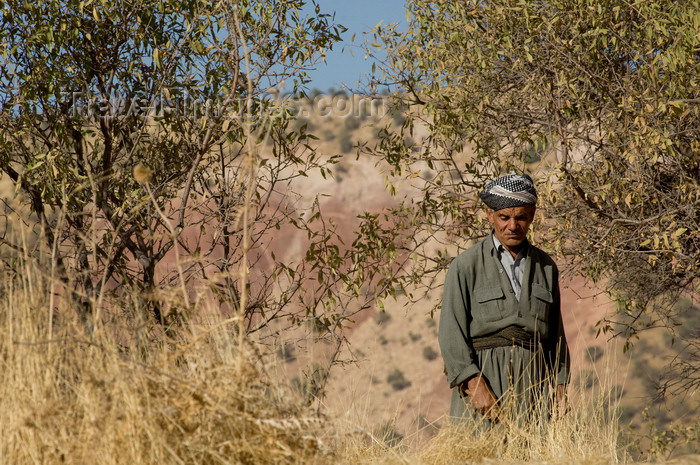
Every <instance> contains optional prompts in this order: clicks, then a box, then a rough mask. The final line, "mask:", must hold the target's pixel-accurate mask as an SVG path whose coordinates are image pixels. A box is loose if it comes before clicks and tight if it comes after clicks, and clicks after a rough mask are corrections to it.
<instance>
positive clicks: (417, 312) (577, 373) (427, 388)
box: [288, 113, 698, 451]
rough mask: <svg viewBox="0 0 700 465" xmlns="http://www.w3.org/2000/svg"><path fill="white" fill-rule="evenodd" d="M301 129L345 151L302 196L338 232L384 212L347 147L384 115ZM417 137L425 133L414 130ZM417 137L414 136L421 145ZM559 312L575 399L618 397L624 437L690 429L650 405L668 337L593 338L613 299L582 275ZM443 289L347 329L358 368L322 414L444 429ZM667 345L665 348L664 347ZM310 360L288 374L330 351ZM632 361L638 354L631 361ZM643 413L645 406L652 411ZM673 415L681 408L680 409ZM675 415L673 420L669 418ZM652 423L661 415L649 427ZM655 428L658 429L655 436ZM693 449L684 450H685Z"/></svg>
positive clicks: (368, 172) (566, 282)
mask: <svg viewBox="0 0 700 465" xmlns="http://www.w3.org/2000/svg"><path fill="white" fill-rule="evenodd" d="M307 116H308V117H307V118H304V119H303V120H302V122H301V123H299V124H306V125H307V130H308V131H309V132H311V133H314V134H318V135H319V136H320V140H319V141H318V145H317V150H318V151H319V152H320V153H321V154H324V155H335V154H343V158H342V160H341V162H340V163H339V164H338V165H337V166H336V168H335V179H330V180H324V179H322V178H320V177H316V178H311V179H309V180H308V181H307V182H305V184H304V186H303V193H304V195H305V196H307V197H308V198H311V197H313V196H314V195H316V194H326V195H327V197H321V202H320V205H321V209H322V210H323V211H324V214H326V215H328V216H329V217H330V218H332V219H333V220H334V221H335V222H336V223H337V224H338V225H339V231H340V233H341V236H343V235H346V237H350V236H349V235H350V234H351V233H352V231H353V230H354V228H355V227H356V225H357V218H356V216H357V214H359V213H360V212H361V211H371V212H378V211H381V209H382V208H384V207H387V206H390V205H392V203H393V202H395V199H393V198H392V197H391V196H389V195H388V194H387V192H386V189H385V186H384V181H383V179H384V177H385V173H384V172H383V171H382V168H381V166H378V165H377V164H376V162H375V161H374V160H370V159H368V158H366V157H364V156H357V155H356V154H355V150H354V149H350V148H349V144H348V139H350V140H351V141H352V144H351V145H357V144H361V143H364V142H370V143H371V142H372V141H373V140H374V137H375V133H376V130H377V128H378V127H379V126H381V125H383V124H384V123H385V122H386V121H388V118H390V116H391V115H385V116H384V118H381V119H376V118H364V119H361V118H332V117H327V118H323V117H318V115H316V117H314V115H313V113H311V114H307ZM416 133H417V134H420V130H419V129H418V130H416ZM418 138H419V135H416V139H418ZM561 284H562V312H563V316H564V325H565V330H566V333H567V338H568V341H569V344H570V348H571V352H572V361H573V367H572V368H573V370H572V373H573V374H574V375H573V380H572V385H571V387H570V389H569V393H570V395H571V397H572V400H573V401H574V402H576V399H577V398H579V397H581V395H582V394H583V395H585V394H586V393H588V394H590V392H592V390H595V389H600V390H601V391H606V392H608V393H610V392H612V393H613V397H615V396H617V397H619V396H620V395H621V396H622V398H621V401H620V405H619V406H618V407H617V409H618V412H619V413H620V415H622V417H621V420H620V422H621V429H622V430H623V437H625V438H624V439H623V440H624V441H631V442H634V441H636V440H638V441H641V442H640V443H639V444H637V445H638V446H639V447H642V448H644V447H647V445H642V443H644V441H645V440H646V439H626V435H627V433H628V432H630V431H631V432H632V434H633V435H634V434H637V435H638V434H640V433H642V434H648V435H653V434H656V433H655V431H656V430H654V429H653V428H652V427H651V425H654V426H655V427H658V428H659V429H662V428H664V427H668V426H671V425H674V424H676V423H677V422H676V420H680V423H681V424H688V423H689V422H691V423H692V421H693V418H692V417H688V416H687V415H685V417H684V418H680V419H676V418H674V415H678V414H679V410H678V401H675V400H673V399H669V400H668V402H666V403H664V402H658V401H657V402H655V403H651V402H650V399H651V398H652V397H653V396H654V395H655V391H654V386H653V383H650V382H649V380H648V379H647V380H645V379H644V378H645V377H648V376H649V373H648V372H645V371H644V370H643V369H640V367H642V366H647V367H656V368H655V369H656V370H657V371H655V373H657V374H658V373H659V372H660V371H659V370H661V368H662V367H663V366H664V364H666V363H667V360H668V357H669V356H670V355H672V352H673V351H672V350H671V351H670V352H669V351H668V350H662V349H661V346H663V344H664V342H663V336H660V335H653V334H651V335H649V337H648V338H645V339H644V340H643V342H642V343H640V344H639V345H638V346H637V347H636V348H633V350H632V352H631V353H626V354H625V353H623V351H622V350H621V344H620V343H619V341H617V340H613V341H610V340H608V337H607V336H605V335H597V328H596V326H595V325H596V322H598V321H599V320H601V319H602V318H603V317H605V316H606V315H607V316H610V315H611V314H612V313H614V311H615V305H614V303H612V302H610V301H609V300H608V299H607V298H606V297H605V296H604V295H601V294H600V293H599V292H598V291H597V290H596V289H592V288H589V287H588V286H587V284H586V283H585V282H584V280H583V279H581V278H579V277H576V276H574V275H571V274H569V273H566V271H564V273H563V278H562V283H561ZM439 300H440V295H439V292H435V293H432V294H427V295H425V296H424V297H423V298H421V299H420V302H419V304H417V305H415V304H414V305H410V306H409V305H406V304H407V302H406V299H404V298H403V297H399V298H398V299H397V300H396V301H385V302H384V305H385V309H386V311H385V312H381V311H380V310H379V309H378V308H377V307H376V306H375V307H374V308H371V309H368V310H366V311H364V312H363V313H361V314H360V315H357V317H356V318H355V323H354V324H351V325H350V326H348V327H347V334H348V341H349V347H348V348H346V353H345V354H344V356H343V357H341V359H344V360H352V361H353V362H352V363H348V364H345V365H343V366H336V367H334V368H333V369H332V370H331V375H330V379H329V382H328V385H327V389H326V395H325V397H324V400H323V406H324V408H325V409H326V410H327V411H328V412H329V413H330V414H331V415H333V416H336V417H339V418H341V419H342V420H343V421H345V422H347V423H348V425H351V426H354V427H358V428H360V427H361V428H363V429H367V430H369V431H373V432H375V433H376V434H378V435H380V436H381V435H389V436H390V437H394V438H397V437H401V438H405V440H406V441H407V442H416V441H421V440H424V439H426V438H427V437H429V436H431V435H433V434H435V432H436V431H438V429H439V427H440V426H441V425H443V424H444V423H445V419H444V415H445V414H446V412H447V411H448V408H449V389H448V387H447V383H446V381H445V377H444V374H443V365H442V360H441V358H440V356H439V348H438V344H437V320H438V315H437V314H435V315H432V316H431V314H430V312H431V310H432V309H433V308H434V307H435V305H437V304H439ZM667 345H668V344H667ZM310 347H311V349H310V352H311V353H310V354H307V355H308V358H307V357H306V356H302V355H301V353H299V354H297V355H299V357H296V356H295V357H294V360H293V361H292V362H290V363H289V367H288V368H289V369H288V373H289V375H290V376H296V377H303V376H304V373H306V374H307V375H308V373H310V372H312V371H313V369H311V368H309V367H310V366H312V365H313V364H314V363H319V362H318V360H319V358H320V359H322V358H323V354H324V350H323V349H322V348H321V349H319V348H318V347H315V348H314V345H313V344H311V345H310ZM630 355H632V358H630ZM684 402H686V403H685V405H693V406H697V405H698V397H697V394H691V395H690V396H689V397H688V398H687V399H686V400H685V401H684ZM649 406H650V408H647V409H645V407H649ZM674 409H675V410H674ZM673 412H675V414H674V413H673ZM650 418H651V419H655V418H659V419H660V420H659V421H656V423H653V422H652V421H651V420H650ZM656 432H658V431H656ZM688 449H690V450H693V447H692V446H691V447H690V448H688V447H686V448H685V449H683V448H681V450H685V451H687V450H688Z"/></svg>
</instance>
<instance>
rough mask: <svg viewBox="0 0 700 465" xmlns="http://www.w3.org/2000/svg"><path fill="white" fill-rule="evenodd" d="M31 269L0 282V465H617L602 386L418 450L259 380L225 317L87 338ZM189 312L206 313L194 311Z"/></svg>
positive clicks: (267, 364)
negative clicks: (537, 418) (531, 417)
mask: <svg viewBox="0 0 700 465" xmlns="http://www.w3.org/2000/svg"><path fill="white" fill-rule="evenodd" d="M39 268H40V267H38V266H33V265H31V264H30V261H26V263H25V264H24V266H23V267H22V269H23V270H24V271H23V273H21V274H17V275H15V276H14V277H13V278H7V279H4V280H3V281H2V282H0V285H1V286H2V287H3V291H2V302H1V305H2V307H0V308H1V309H2V310H1V311H0V325H2V330H3V332H4V337H3V338H2V341H1V342H0V357H1V358H0V360H2V372H1V374H0V376H1V378H0V379H1V384H0V463H12V464H16V465H22V464H61V463H67V464H109V465H111V464H129V465H139V464H164V463H167V464H278V463H285V464H287V463H289V464H325V463H329V464H330V463H333V464H335V463H340V464H354V463H363V464H452V463H513V464H515V463H551V464H559V463H561V464H564V463H566V464H569V463H575V464H598V463H615V462H618V461H620V460H621V458H620V452H619V446H618V444H617V437H618V426H617V422H616V419H615V413H614V412H615V410H616V401H615V399H613V398H611V396H609V395H608V394H607V392H606V390H605V389H604V388H602V387H601V388H599V389H598V391H597V392H598V394H591V395H590V396H588V397H587V396H585V395H581V396H580V397H578V398H577V399H575V400H574V401H573V402H572V410H571V412H569V413H568V414H567V415H566V416H564V417H563V418H562V419H560V420H557V421H555V422H544V423H537V422H534V423H533V422H530V423H524V422H519V421H517V419H516V420H514V421H504V422H502V423H501V424H499V425H498V426H496V427H495V428H492V429H487V430H484V429H483V428H480V427H479V426H478V425H473V424H472V425H470V424H462V425H452V426H448V427H445V426H443V427H442V428H441V429H440V430H439V431H438V432H437V434H435V435H434V436H433V437H432V438H431V439H430V440H427V441H426V440H418V439H415V440H414V438H411V437H409V438H405V439H403V440H400V439H398V438H397V437H394V436H392V431H391V430H390V429H388V430H386V431H383V432H379V433H377V432H370V431H369V430H367V429H363V428H362V427H360V426H359V424H358V423H357V422H355V423H350V424H348V423H341V421H340V419H326V418H324V417H323V416H320V415H318V414H316V413H315V412H314V411H313V410H312V409H311V408H309V407H307V406H305V405H304V403H303V402H302V400H301V396H300V395H298V394H296V393H295V391H294V389H292V388H291V387H290V383H288V382H287V381H285V380H281V379H279V378H278V376H275V375H272V374H271V373H279V371H276V370H274V369H273V367H272V365H271V364H272V363H273V359H274V358H275V354H274V353H268V352H266V351H267V350H272V349H264V348H262V346H260V345H257V344H256V343H255V341H252V340H250V339H249V338H248V337H240V332H239V331H238V325H237V322H236V320H235V319H232V320H227V321H223V320H221V319H220V317H216V316H211V317H210V318H209V320H208V321H203V320H202V319H200V321H199V322H198V324H194V323H193V324H192V325H191V326H189V327H188V328H186V329H183V330H182V331H181V334H180V340H179V341H178V342H173V341H168V340H166V339H164V338H163V337H156V336H155V333H152V332H150V333H146V334H147V336H148V337H146V338H145V339H146V340H150V342H149V343H148V344H146V345H145V346H144V345H140V346H137V345H136V344H131V343H130V342H125V341H130V340H143V339H144V337H141V338H138V337H134V335H133V334H130V335H129V337H128V338H127V337H125V336H124V334H125V333H124V330H123V329H122V330H115V328H110V327H98V328H96V329H95V330H94V331H93V332H92V333H88V332H87V331H86V330H85V327H84V325H83V324H82V323H80V322H79V321H77V320H76V319H74V318H73V315H74V313H75V312H73V311H72V310H71V309H70V308H69V307H68V303H67V300H65V299H61V298H59V297H60V296H57V295H56V294H52V292H51V291H50V290H51V289H52V286H51V283H50V282H49V279H48V278H47V277H46V276H44V275H43V274H42V273H41V272H40V269H39ZM52 307H55V308H54V309H53V310H50V309H51V308H52ZM197 310H198V313H199V314H200V315H216V313H217V312H216V311H214V310H215V309H212V308H208V307H207V304H206V302H204V303H201V304H200V308H198V309H197ZM118 335H121V336H118ZM149 337H150V339H149ZM134 347H139V350H136V349H134ZM604 385H605V383H603V382H599V383H598V386H604ZM584 391H585V390H583V389H581V390H579V392H584ZM586 392H590V391H586ZM441 423H448V422H447V421H441ZM426 428H434V426H433V425H427V426H426ZM418 436H420V437H425V435H423V436H421V435H417V437H418Z"/></svg>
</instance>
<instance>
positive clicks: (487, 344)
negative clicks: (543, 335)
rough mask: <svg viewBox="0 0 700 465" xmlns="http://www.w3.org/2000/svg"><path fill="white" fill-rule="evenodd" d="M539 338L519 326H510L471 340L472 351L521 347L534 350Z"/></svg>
mask: <svg viewBox="0 0 700 465" xmlns="http://www.w3.org/2000/svg"><path fill="white" fill-rule="evenodd" d="M538 340H539V337H536V336H535V334H534V333H531V332H530V331H527V330H525V329H523V328H521V327H519V326H515V325H511V326H506V327H505V328H503V329H501V330H500V331H497V332H495V333H493V334H489V335H488V336H482V337H475V338H473V339H472V346H473V347H474V350H484V349H494V348H496V347H508V346H513V345H516V346H521V347H524V348H526V349H530V350H534V349H535V347H536V346H537V342H538Z"/></svg>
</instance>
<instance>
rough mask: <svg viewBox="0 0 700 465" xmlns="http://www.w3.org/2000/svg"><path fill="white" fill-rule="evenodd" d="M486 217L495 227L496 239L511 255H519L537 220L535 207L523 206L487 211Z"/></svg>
mask: <svg viewBox="0 0 700 465" xmlns="http://www.w3.org/2000/svg"><path fill="white" fill-rule="evenodd" d="M486 216H487V217H488V220H489V223H491V226H492V227H493V231H494V236H496V239H498V240H499V241H500V242H501V244H503V247H505V248H506V249H508V250H509V251H510V252H511V253H517V252H518V250H519V247H520V244H522V243H523V241H524V240H525V238H526V237H527V231H528V230H529V229H530V224H531V223H532V220H533V219H534V218H535V206H534V205H523V206H520V207H511V208H503V209H501V210H497V211H493V210H491V209H486Z"/></svg>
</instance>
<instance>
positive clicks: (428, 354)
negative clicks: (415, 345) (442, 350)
mask: <svg viewBox="0 0 700 465" xmlns="http://www.w3.org/2000/svg"><path fill="white" fill-rule="evenodd" d="M438 355H439V354H438V353H437V351H436V350H435V349H433V348H432V347H431V346H425V347H423V358H424V359H426V360H428V361H433V360H435V359H436V358H438Z"/></svg>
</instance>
